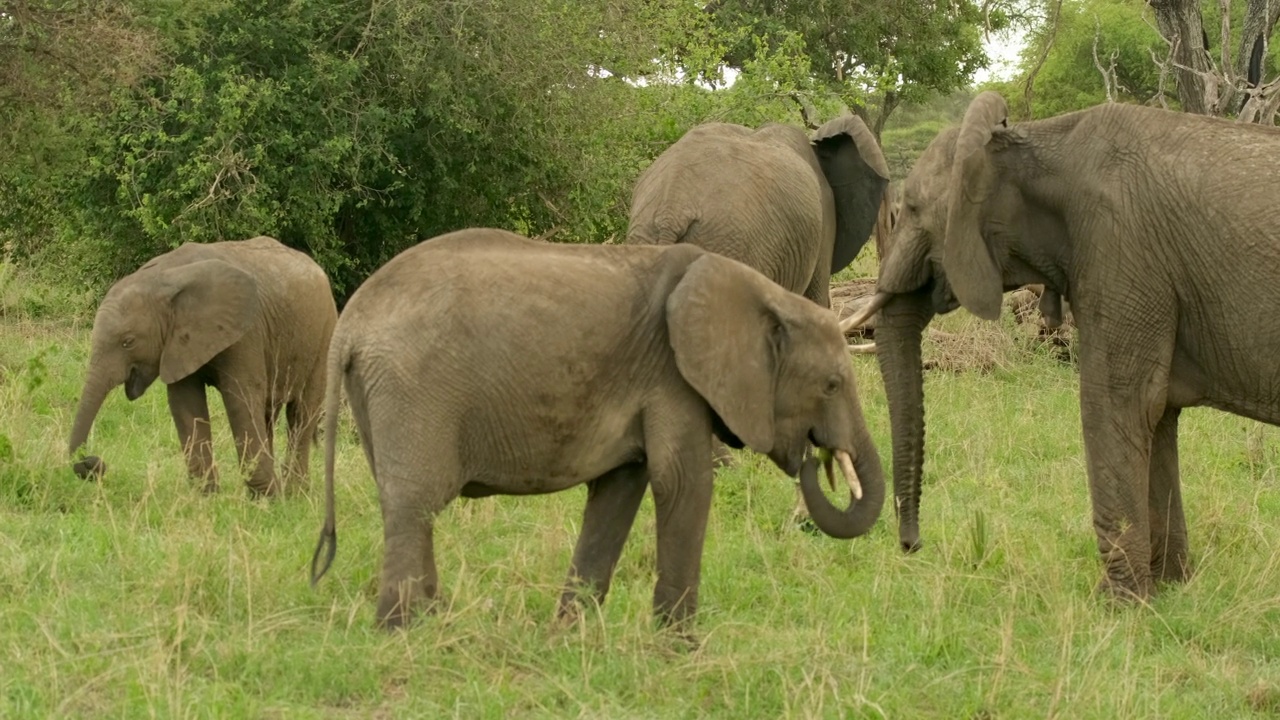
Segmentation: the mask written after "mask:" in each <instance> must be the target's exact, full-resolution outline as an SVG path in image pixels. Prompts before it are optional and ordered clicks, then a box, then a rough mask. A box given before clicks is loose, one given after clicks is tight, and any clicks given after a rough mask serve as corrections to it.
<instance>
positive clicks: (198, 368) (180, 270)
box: [69, 237, 338, 495]
mask: <svg viewBox="0 0 1280 720" xmlns="http://www.w3.org/2000/svg"><path fill="white" fill-rule="evenodd" d="M337 317H338V311H337V307H336V305H335V304H334V300H333V293H332V291H331V289H330V287H329V278H328V277H327V276H326V275H325V273H324V270H322V269H321V268H320V266H319V265H317V264H316V263H315V262H314V261H313V260H312V259H311V258H309V257H307V256H306V255H304V254H303V253H300V252H298V251H296V250H292V249H290V248H287V247H285V246H284V245H282V244H280V243H279V242H277V241H276V240H274V239H272V238H269V237H256V238H253V239H251V240H241V241H230V242H218V243H208V244H201V243H187V244H185V245H183V246H181V247H179V248H177V249H176V250H173V251H171V252H168V253H165V254H164V255H160V256H158V257H156V258H153V259H152V260H150V261H149V262H147V263H146V264H145V265H143V266H142V267H141V268H139V269H138V270H137V271H136V272H134V273H133V274H131V275H128V276H126V277H124V278H122V279H121V280H120V281H119V282H117V283H116V284H115V285H113V286H112V287H111V289H110V290H109V291H108V292H107V295H106V297H105V298H103V300H102V304H101V305H100V306H99V307H98V313H97V315H96V316H95V318H94V321H93V334H92V350H91V353H90V355H89V368H88V374H87V377H86V379H85V384H84V390H83V392H82V393H81V396H80V406H79V409H78V410H77V411H76V417H75V424H74V426H73V427H72V429H71V440H70V443H69V445H70V451H71V453H72V454H73V456H74V455H75V454H76V453H78V452H79V451H80V449H81V447H82V446H83V445H84V444H85V441H86V440H87V439H88V437H89V430H90V428H91V427H92V426H93V421H94V418H96V417H97V414H98V410H99V409H100V408H101V407H102V403H103V401H104V400H105V399H106V396H107V393H108V392H110V391H111V390H112V389H113V388H115V387H117V386H120V385H123V386H124V392H125V396H126V397H127V398H129V399H130V400H136V399H138V398H139V397H141V396H142V394H143V393H144V392H146V390H147V388H148V387H150V386H151V383H153V382H155V380H156V378H159V379H160V380H161V381H162V382H163V383H164V384H165V386H166V390H167V391H168V394H169V410H170V412H171V413H172V415H173V422H174V425H176V426H177V429H178V440H179V441H180V442H181V443H182V450H183V453H184V454H185V455H186V460H187V470H188V472H189V473H190V475H191V476H192V477H193V478H195V479H197V480H200V481H202V482H203V483H204V488H205V490H206V491H212V490H215V489H216V488H217V471H216V468H215V467H214V463H213V441H212V436H211V428H210V426H209V403H208V400H207V397H206V395H205V388H206V387H207V386H213V387H215V388H217V389H218V390H219V391H220V392H221V394H222V402H223V404H224V405H225V406H226V411H227V420H228V421H229V422H230V424H231V433H232V435H233V436H234V438H235V443H236V450H237V451H238V453H239V458H240V461H241V464H242V465H243V466H245V467H246V469H250V472H249V475H248V478H247V482H248V485H249V490H250V491H251V493H253V494H255V495H271V494H274V493H275V492H276V491H277V490H278V489H279V487H280V485H281V483H280V482H278V478H277V476H276V472H275V468H274V460H273V458H274V453H273V449H272V448H273V444H274V443H273V440H272V436H273V427H274V425H275V421H276V419H277V418H279V416H280V410H281V409H282V408H283V409H285V413H286V419H287V421H288V426H289V450H290V459H289V464H288V466H287V468H286V473H285V476H286V478H291V479H298V480H305V478H306V476H307V465H308V458H309V457H310V447H311V443H312V442H313V440H314V438H315V430H316V426H317V423H318V422H319V414H320V410H321V406H322V403H323V400H324V380H325V378H324V369H325V368H324V358H325V352H326V350H327V349H328V347H329V337H330V335H332V334H333V327H334V324H335V323H336V322H337ZM74 469H75V471H76V474H78V475H80V476H81V477H92V476H100V475H102V474H103V473H104V472H105V471H106V466H105V465H104V464H103V463H102V461H101V460H100V459H99V458H97V457H95V456H89V457H86V458H84V459H83V460H80V461H79V462H76V463H75V466H74Z"/></svg>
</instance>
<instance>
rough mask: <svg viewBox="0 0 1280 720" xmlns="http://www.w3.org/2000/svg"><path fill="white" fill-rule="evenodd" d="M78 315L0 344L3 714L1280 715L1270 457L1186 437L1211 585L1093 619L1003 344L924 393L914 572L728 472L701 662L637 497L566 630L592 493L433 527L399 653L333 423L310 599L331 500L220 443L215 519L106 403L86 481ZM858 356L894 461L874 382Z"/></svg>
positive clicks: (160, 437) (356, 477) (1199, 541)
mask: <svg viewBox="0 0 1280 720" xmlns="http://www.w3.org/2000/svg"><path fill="white" fill-rule="evenodd" d="M36 294H37V295H38V294H39V293H36ZM30 295H31V293H27V292H20V293H17V294H16V295H14V296H20V297H28V296H30ZM71 305H74V303H72V304H71ZM71 305H68V306H67V307H68V309H67V312H68V313H69V314H71V315H72V316H73V317H74V318H75V319H74V320H71V321H54V320H51V319H49V318H48V317H47V316H46V315H45V314H43V313H24V312H8V313H7V314H6V315H5V316H4V320H3V324H2V325H0V435H2V436H3V437H2V438H0V717H5V718H25V717H63V716H70V717H129V718H133V717H148V716H150V717H187V716H193V717H253V718H259V717H282V718H283V717H288V718H295V717H350V718H368V717H467V718H472V717H483V718H507V717H556V718H559V717H592V718H668V717H725V718H745V717H768V718H773V717H833V718H834V717H851V718H861V717H871V718H874V717H891V718H1027V717H1061V718H1121V717H1169V718H1203V717H1212V718H1236V717H1254V716H1257V717H1266V716H1274V715H1277V714H1280V633H1278V630H1280V554H1278V553H1277V550H1278V549H1280V530H1278V529H1277V528H1278V524H1277V522H1276V520H1277V517H1280V481H1278V479H1277V465H1276V455H1275V448H1276V447H1277V445H1276V435H1275V431H1274V430H1272V429H1271V428H1263V427H1261V426H1258V425H1257V424H1255V423H1251V422H1247V421H1244V420H1241V419H1239V418H1235V417H1232V416H1229V415H1226V414H1222V413H1217V412H1213V411H1208V410H1191V411H1188V412H1187V413H1185V415H1184V417H1185V420H1184V422H1183V433H1182V440H1181V447H1182V457H1183V477H1184V480H1185V498H1186V504H1187V508H1188V521H1189V524H1190V530H1191V534H1192V547H1193V555H1194V561H1195V563H1196V573H1195V575H1194V577H1193V578H1192V579H1191V581H1190V582H1189V583H1188V584H1186V585H1185V586H1181V587H1170V588H1165V589H1164V590H1163V592H1162V593H1161V594H1160V595H1159V597H1158V598H1157V599H1156V600H1155V601H1154V603H1153V604H1152V605H1151V606H1150V607H1131V608H1115V607H1112V606H1110V605H1108V604H1106V603H1104V602H1102V601H1100V600H1098V599H1096V598H1095V597H1094V596H1093V595H1092V588H1093V586H1094V584H1095V582H1096V581H1097V579H1098V576H1099V571H1100V568H1099V563H1098V560H1097V557H1096V550H1095V547H1094V540H1093V533H1092V530H1091V528H1090V522H1089V514H1088V511H1089V505H1088V499H1087V493H1086V490H1085V481H1084V463H1083V453H1082V449H1081V442H1080V429H1079V413H1078V409H1077V403H1076V379H1075V374H1074V371H1073V370H1072V369H1071V368H1070V367H1069V366H1066V365H1062V364H1060V363H1057V362H1055V361H1053V360H1051V359H1049V358H1048V357H1047V355H1045V354H1042V353H1039V352H1033V351H1029V350H1026V349H1024V348H1022V347H1021V346H1020V345H1019V344H1018V343H1016V342H1013V341H1011V340H1009V339H1008V338H1009V334H1008V333H1006V332H1005V331H1009V327H1007V326H1005V327H1002V328H1001V327H998V326H995V325H990V326H982V327H981V328H978V325H979V324H978V323H977V321H975V320H972V319H971V318H967V317H954V318H946V321H947V322H946V323H945V325H946V327H947V328H948V329H949V330H951V331H955V332H967V331H970V330H973V329H975V328H977V329H986V330H987V331H988V332H987V334H985V335H982V334H980V335H978V336H976V337H977V338H978V341H986V342H995V343H997V345H998V348H997V349H998V355H999V357H1000V358H1001V361H1000V362H999V363H998V364H997V365H996V367H995V369H994V370H993V371H991V372H989V373H985V374H980V373H963V374H951V373H942V372H932V373H930V374H929V375H928V377H927V381H926V383H927V384H926V395H927V399H928V402H929V410H928V413H929V414H928V421H929V434H928V442H929V444H928V455H927V466H926V487H925V496H924V504H923V513H924V515H923V524H922V530H923V533H924V539H925V548H924V550H923V551H922V552H920V553H919V554H917V555H914V556H911V557H904V556H903V555H902V554H901V553H899V551H898V550H897V549H896V545H897V543H896V532H897V529H896V523H895V522H894V520H893V518H892V512H891V511H888V509H887V510H886V516H885V518H884V519H883V520H882V521H881V523H880V524H879V525H878V526H877V527H876V529H875V530H874V531H873V532H872V533H871V535H870V536H869V537H867V538H864V539H860V540H856V541H851V542H841V541H835V540H830V539H826V538H815V537H811V536H808V535H805V534H802V533H799V532H796V531H795V530H792V529H790V528H788V527H786V523H785V521H786V519H787V516H788V514H789V512H790V509H791V504H792V500H793V494H792V489H791V485H790V483H789V482H787V481H786V480H785V479H784V478H782V477H781V475H780V473H779V472H777V471H776V470H774V469H772V468H771V467H770V466H768V465H767V464H766V461H763V460H762V459H760V458H758V457H756V456H750V455H745V456H743V459H742V462H741V463H740V464H739V465H738V466H737V467H734V468H731V469H729V470H727V471H724V472H723V473H722V475H721V477H720V479H719V480H718V484H717V494H716V499H715V503H714V508H713V512H712V518H711V523H710V528H709V531H708V541H707V547H706V555H705V558H704V561H703V583H702V604H701V609H700V616H699V620H698V623H697V625H696V633H697V635H698V637H699V638H700V640H701V643H700V645H699V646H698V647H696V648H695V649H690V648H688V647H686V646H684V645H683V644H682V643H680V642H678V641H676V640H675V639H673V638H671V637H670V636H668V635H666V634H664V633H660V632H656V631H655V630H654V629H653V627H652V624H651V619H650V597H651V593H652V589H653V579H654V578H653V565H654V536H653V514H652V505H651V504H650V503H649V501H648V500H646V505H645V508H643V509H642V511H641V516H640V519H639V521H638V522H637V524H636V528H635V531H634V532H633V533H632V537H631V540H630V542H629V543H628V546H627V549H626V552H625V553H624V556H623V558H622V561H621V563H620V565H619V568H618V571H617V578H616V582H615V584H614V589H613V592H612V594H611V595H610V597H609V599H608V602H607V603H605V605H604V606H603V607H602V608H601V609H600V610H599V611H598V612H596V611H594V610H593V611H589V612H587V613H586V614H585V616H584V620H583V621H582V622H581V623H579V624H578V625H575V626H572V627H569V628H558V627H556V626H555V625H554V624H553V623H552V615H553V611H554V603H555V600H556V597H557V594H558V590H559V585H560V581H561V579H562V577H563V574H564V572H565V569H566V567H567V564H568V560H569V553H570V551H571V549H572V545H573V542H574V539H575V536H576V528H577V526H578V524H579V518H580V513H581V510H582V504H583V500H584V492H583V491H582V490H580V489H579V490H575V491H569V492H565V493H561V494H558V495H552V496H546V497H538V498H522V499H521V498H490V499H483V500H476V501H459V502H456V503H455V504H454V505H452V506H451V507H450V508H449V510H448V511H447V512H446V513H445V514H444V515H443V516H442V517H441V519H440V522H439V526H438V529H437V533H436V539H437V551H438V559H439V565H440V571H441V579H442V583H443V589H444V592H445V595H446V597H447V601H446V603H445V605H444V607H443V608H442V610H441V612H440V613H439V614H438V615H436V616H434V617H430V618H427V619H425V620H423V621H422V622H420V623H418V624H417V625H415V626H414V627H413V628H412V629H411V630H410V631H409V632H406V633H398V634H395V635H391V636H388V635H386V634H383V633H381V632H379V631H377V630H375V629H374V628H373V610H374V597H375V592H376V582H377V573H378V566H379V562H380V553H381V545H382V540H381V520H380V517H379V514H378V507H377V496H376V492H375V489H374V486H373V483H372V480H371V478H370V476H369V473H368V470H367V468H366V466H365V463H364V459H363V457H362V456H361V454H360V452H359V449H358V448H357V446H356V444H355V442H354V436H353V434H352V432H351V429H350V426H349V423H348V422H347V420H346V418H344V426H343V429H342V437H341V445H340V450H341V454H340V457H339V459H338V462H339V464H338V469H339V482H338V523H339V525H338V531H339V550H338V555H337V559H336V561H335V563H334V566H333V569H332V570H331V571H330V573H329V575H328V576H327V577H326V578H325V579H324V580H323V581H322V582H321V583H320V585H319V586H318V588H316V589H312V588H311V587H310V586H309V584H308V563H309V561H310V557H311V552H312V549H313V547H314V542H315V538H316V535H317V532H318V530H319V525H320V521H321V515H322V505H321V493H319V492H318V490H319V488H320V483H319V482H318V481H314V484H313V490H312V491H311V492H309V493H304V494H302V495H296V496H293V497H289V498H286V499H283V500H277V501H250V500H248V499H247V497H246V494H245V492H244V489H243V486H242V485H241V484H239V483H238V480H237V479H236V478H235V473H234V471H233V470H232V467H233V465H232V460H233V458H232V453H231V449H230V443H229V442H227V441H228V437H227V429H226V424H225V421H224V420H223V419H222V417H217V418H215V420H214V427H215V431H216V432H217V433H218V435H217V437H216V442H217V448H218V453H219V458H218V459H219V461H220V463H221V465H220V467H221V468H222V471H223V490H222V492H221V493H219V494H217V495H215V496H211V497H205V496H202V495H200V494H199V493H198V492H197V491H196V490H195V489H194V488H193V487H192V486H191V485H190V484H189V483H188V482H187V480H186V479H185V477H184V472H183V465H182V462H181V460H180V457H179V455H178V452H177V441H176V439H175V434H174V430H173V427H172V425H171V423H170V420H169V418H168V416H167V411H166V406H165V399H164V394H163V392H160V391H157V389H153V390H152V391H151V392H149V393H148V394H146V395H145V396H143V398H141V399H140V400H139V401H137V402H135V403H132V404H131V403H127V402H126V401H125V400H124V398H123V395H122V394H121V393H116V394H113V395H112V396H111V397H110V399H109V400H108V402H107V404H106V406H105V407H104V410H103V413H102V416H101V420H100V422H99V424H98V426H97V427H96V428H95V431H94V435H93V437H92V439H91V443H92V448H93V450H94V451H95V452H99V453H101V454H102V455H103V457H104V458H105V459H106V460H107V462H108V463H110V465H111V471H110V473H109V475H108V476H107V477H106V479H105V480H104V481H103V482H101V483H100V484H91V483H86V482H83V481H81V480H79V479H77V478H76V477H75V476H74V475H73V474H72V473H71V471H70V469H69V467H68V463H67V462H66V459H65V457H64V447H63V446H64V443H65V439H66V435H67V432H68V429H69V423H70V418H71V414H72V412H73V409H74V406H75V402H76V400H77V397H78V392H79V387H78V383H79V382H80V379H81V377H82V373H83V364H84V360H85V356H86V352H87V326H88V317H89V310H90V309H86V308H83V307H81V306H78V305H76V306H75V307H71ZM7 309H9V310H11V308H7ZM993 329H999V330H1000V332H996V331H995V330H993ZM993 337H994V338H997V339H996V340H992V339H991V338H993ZM984 338H985V340H983V339H984ZM1000 338H1003V339H1000ZM853 362H854V364H855V366H856V368H857V372H858V376H859V380H860V382H861V388H862V394H863V403H864V406H865V407H866V409H867V412H868V416H869V421H870V423H871V427H872V430H873V433H874V435H875V437H876V438H877V440H878V442H879V443H880V447H881V448H882V449H883V451H884V453H883V454H884V455H885V456H886V457H885V460H886V461H887V460H888V457H887V455H888V447H889V443H888V421H887V416H886V411H885V404H884V396H883V391H882V387H881V383H880V380H879V377H878V372H877V370H876V367H875V360H874V359H873V358H869V357H858V358H854V359H853ZM213 404H214V405H215V406H216V407H217V408H218V412H221V406H220V404H219V403H217V402H215V403H213ZM319 468H320V462H319V458H318V457H316V458H313V474H315V475H317V476H318V472H319Z"/></svg>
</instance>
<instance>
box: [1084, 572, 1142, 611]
mask: <svg viewBox="0 0 1280 720" xmlns="http://www.w3.org/2000/svg"><path fill="white" fill-rule="evenodd" d="M1093 592H1094V595H1097V596H1100V597H1102V598H1103V599H1105V600H1107V601H1108V602H1110V603H1112V604H1115V605H1120V606H1129V605H1139V604H1141V605H1145V604H1147V602H1149V601H1150V600H1151V598H1152V596H1153V595H1154V594H1155V591H1154V588H1153V587H1152V583H1151V580H1150V579H1149V578H1148V579H1147V580H1146V581H1145V582H1143V581H1141V580H1136V579H1128V580H1117V579H1116V578H1112V577H1110V576H1105V575H1104V576H1103V578H1102V579H1101V580H1099V581H1098V585H1097V587H1095V588H1094V591H1093Z"/></svg>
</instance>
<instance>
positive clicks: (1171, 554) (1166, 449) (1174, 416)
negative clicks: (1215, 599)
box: [1147, 408, 1191, 582]
mask: <svg viewBox="0 0 1280 720" xmlns="http://www.w3.org/2000/svg"><path fill="white" fill-rule="evenodd" d="M1181 412H1182V411H1181V410H1180V409H1178V408H1166V409H1165V411H1164V416H1163V417H1161V418H1160V422H1159V423H1158V424H1157V425H1156V431H1155V435H1154V437H1153V438H1152V440H1151V479H1150V482H1149V485H1148V488H1147V497H1148V505H1149V511H1148V512H1149V517H1150V518H1151V574H1152V576H1153V577H1154V578H1155V579H1156V580H1159V581H1165V582H1183V581H1185V580H1186V579H1187V576H1188V574H1189V573H1190V571H1191V561H1190V558H1189V556H1188V552H1187V518H1186V516H1185V515H1184V514H1183V511H1182V480H1181V478H1180V477H1179V473H1178V415H1179V414H1181Z"/></svg>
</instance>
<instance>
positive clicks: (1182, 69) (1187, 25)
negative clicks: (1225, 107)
mask: <svg viewBox="0 0 1280 720" xmlns="http://www.w3.org/2000/svg"><path fill="white" fill-rule="evenodd" d="M1147 4H1148V5H1150V6H1151V8H1152V9H1153V10H1155V13H1156V26H1157V27H1158V28H1159V30H1160V34H1161V35H1162V36H1163V37H1164V39H1165V40H1167V41H1169V43H1170V44H1171V45H1172V49H1173V53H1172V60H1173V65H1174V68H1173V75H1174V78H1176V80H1177V83H1178V100H1179V101H1180V102H1181V103H1182V109H1183V110H1184V111H1186V112H1192V113H1198V114H1200V115H1217V114H1220V112H1221V108H1219V107H1218V87H1217V85H1218V83H1217V82H1216V81H1215V80H1212V79H1211V78H1212V77H1213V76H1214V67H1213V61H1212V58H1210V56H1209V52H1208V49H1207V48H1206V47H1205V44H1206V43H1205V40H1206V38H1207V37H1208V36H1207V35H1205V31H1204V20H1203V17H1202V16H1201V14H1200V5H1199V3H1197V2H1196V1H1195V0H1147Z"/></svg>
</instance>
